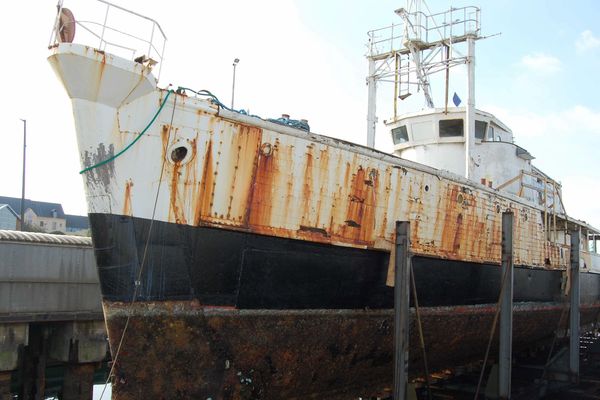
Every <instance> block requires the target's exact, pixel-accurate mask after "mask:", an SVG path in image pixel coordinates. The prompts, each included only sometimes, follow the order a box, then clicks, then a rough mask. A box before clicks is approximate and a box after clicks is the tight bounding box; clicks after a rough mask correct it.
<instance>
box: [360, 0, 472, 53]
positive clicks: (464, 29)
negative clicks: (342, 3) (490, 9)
mask: <svg viewBox="0 0 600 400" xmlns="http://www.w3.org/2000/svg"><path fill="white" fill-rule="evenodd" d="M396 13H401V14H402V13H405V14H404V15H406V16H408V17H409V18H410V20H411V23H410V26H408V25H407V24H406V23H402V24H392V25H389V26H386V27H383V28H378V29H374V30H370V31H368V32H367V34H368V36H369V39H370V40H369V55H370V56H377V55H379V54H382V52H384V53H387V52H388V51H390V50H388V46H384V47H383V49H381V50H380V49H378V48H377V45H381V44H384V43H390V47H391V49H392V50H391V51H394V50H399V49H400V48H402V47H404V46H405V42H406V41H407V40H416V41H421V42H424V43H432V42H435V41H439V40H446V39H450V40H452V38H459V37H466V36H469V35H475V36H478V35H479V33H480V30H481V25H480V22H479V19H480V9H479V8H478V7H474V6H466V7H461V8H451V9H449V10H448V11H444V12H440V13H436V14H431V15H428V14H425V13H424V12H422V11H417V12H411V13H408V12H406V11H405V10H403V9H400V10H397V11H396ZM461 14H462V16H461ZM440 16H442V17H443V21H441V22H440V23H439V24H438V23H437V21H436V20H435V18H436V17H440ZM398 28H401V29H398ZM398 31H399V32H403V33H402V34H398V33H397V32H398ZM431 34H436V35H439V36H440V37H439V38H434V37H431ZM398 39H400V41H399V45H400V47H399V48H394V42H395V41H398Z"/></svg>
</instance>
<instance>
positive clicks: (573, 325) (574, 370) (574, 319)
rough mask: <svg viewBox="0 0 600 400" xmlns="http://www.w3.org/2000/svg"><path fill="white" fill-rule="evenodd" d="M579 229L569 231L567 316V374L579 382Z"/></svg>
mask: <svg viewBox="0 0 600 400" xmlns="http://www.w3.org/2000/svg"><path fill="white" fill-rule="evenodd" d="M579 241H580V233H579V230H573V231H571V290H570V295H569V298H570V301H571V314H570V318H569V331H570V337H569V376H570V378H571V382H573V383H579V336H580V332H579V305H580V297H579V296H580V291H579V289H580V288H579Z"/></svg>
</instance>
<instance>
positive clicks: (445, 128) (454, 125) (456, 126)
mask: <svg viewBox="0 0 600 400" xmlns="http://www.w3.org/2000/svg"><path fill="white" fill-rule="evenodd" d="M463 132H464V129H463V120H462V119H443V120H440V137H456V136H464V133H463Z"/></svg>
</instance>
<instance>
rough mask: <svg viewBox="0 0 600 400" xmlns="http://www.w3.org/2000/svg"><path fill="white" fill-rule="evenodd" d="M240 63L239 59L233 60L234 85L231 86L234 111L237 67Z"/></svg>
mask: <svg viewBox="0 0 600 400" xmlns="http://www.w3.org/2000/svg"><path fill="white" fill-rule="evenodd" d="M239 62H240V59H239V58H236V59H235V60H233V83H232V85H231V109H232V110H233V100H234V99H235V67H237V65H238V63H239Z"/></svg>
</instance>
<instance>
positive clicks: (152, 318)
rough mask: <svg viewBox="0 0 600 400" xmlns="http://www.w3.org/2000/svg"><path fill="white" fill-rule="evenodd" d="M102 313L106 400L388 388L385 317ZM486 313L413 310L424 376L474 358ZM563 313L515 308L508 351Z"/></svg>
mask: <svg viewBox="0 0 600 400" xmlns="http://www.w3.org/2000/svg"><path fill="white" fill-rule="evenodd" d="M104 306H105V314H106V319H107V325H108V328H109V339H110V342H111V350H112V353H113V359H116V367H115V374H114V378H113V381H112V382H113V398H114V399H116V400H123V399H149V398H153V399H169V398H173V399H175V398H177V399H181V398H190V399H192V398H193V399H209V398H210V399H213V400H216V399H294V398H303V399H305V398H319V399H349V398H356V397H359V396H362V397H365V396H369V395H375V394H381V393H384V392H385V391H386V390H389V388H390V386H391V385H392V379H393V367H392V362H393V333H394V332H393V331H394V327H393V310H237V309H233V308H211V307H203V306H201V305H200V304H198V303H197V302H194V301H181V302H137V303H134V304H133V305H132V304H128V303H117V302H104ZM495 310H496V308H495V305H476V306H460V307H428V308H422V309H421V310H420V311H421V318H422V321H423V329H424V334H425V343H426V346H427V353H428V362H429V367H430V369H431V370H436V369H440V368H445V367H449V366H453V365H460V364H461V363H466V362H469V361H473V360H477V359H481V358H483V355H484V352H485V347H486V345H487V341H488V337H489V333H490V330H491V327H492V321H493V318H494V313H495ZM563 310H564V306H563V305H561V304H557V303H516V304H515V312H514V323H513V326H514V332H513V344H514V348H515V351H517V350H519V349H523V348H525V347H527V346H530V345H532V344H535V343H539V342H541V341H544V340H547V339H551V338H552V335H553V334H554V331H555V330H556V328H557V327H558V323H559V319H560V317H561V314H562V313H563V312H564V311H563ZM599 310H600V305H595V306H592V307H585V308H583V309H582V318H581V321H582V324H589V323H591V322H595V321H596V320H597V318H598V312H599ZM412 313H413V318H412V319H411V348H410V362H409V371H410V373H411V374H412V375H416V374H418V373H420V371H421V369H422V360H421V351H420V350H419V347H418V340H417V339H418V337H417V330H416V329H415V328H416V327H415V318H414V310H413V311H412ZM128 319H129V323H128V328H127V331H126V333H125V336H124V341H123V345H122V349H121V351H120V353H119V355H118V358H117V357H116V354H115V351H116V349H117V347H118V343H119V341H120V339H121V336H122V333H123V327H124V326H125V324H126V322H127V320H128ZM495 348H497V346H493V349H495Z"/></svg>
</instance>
